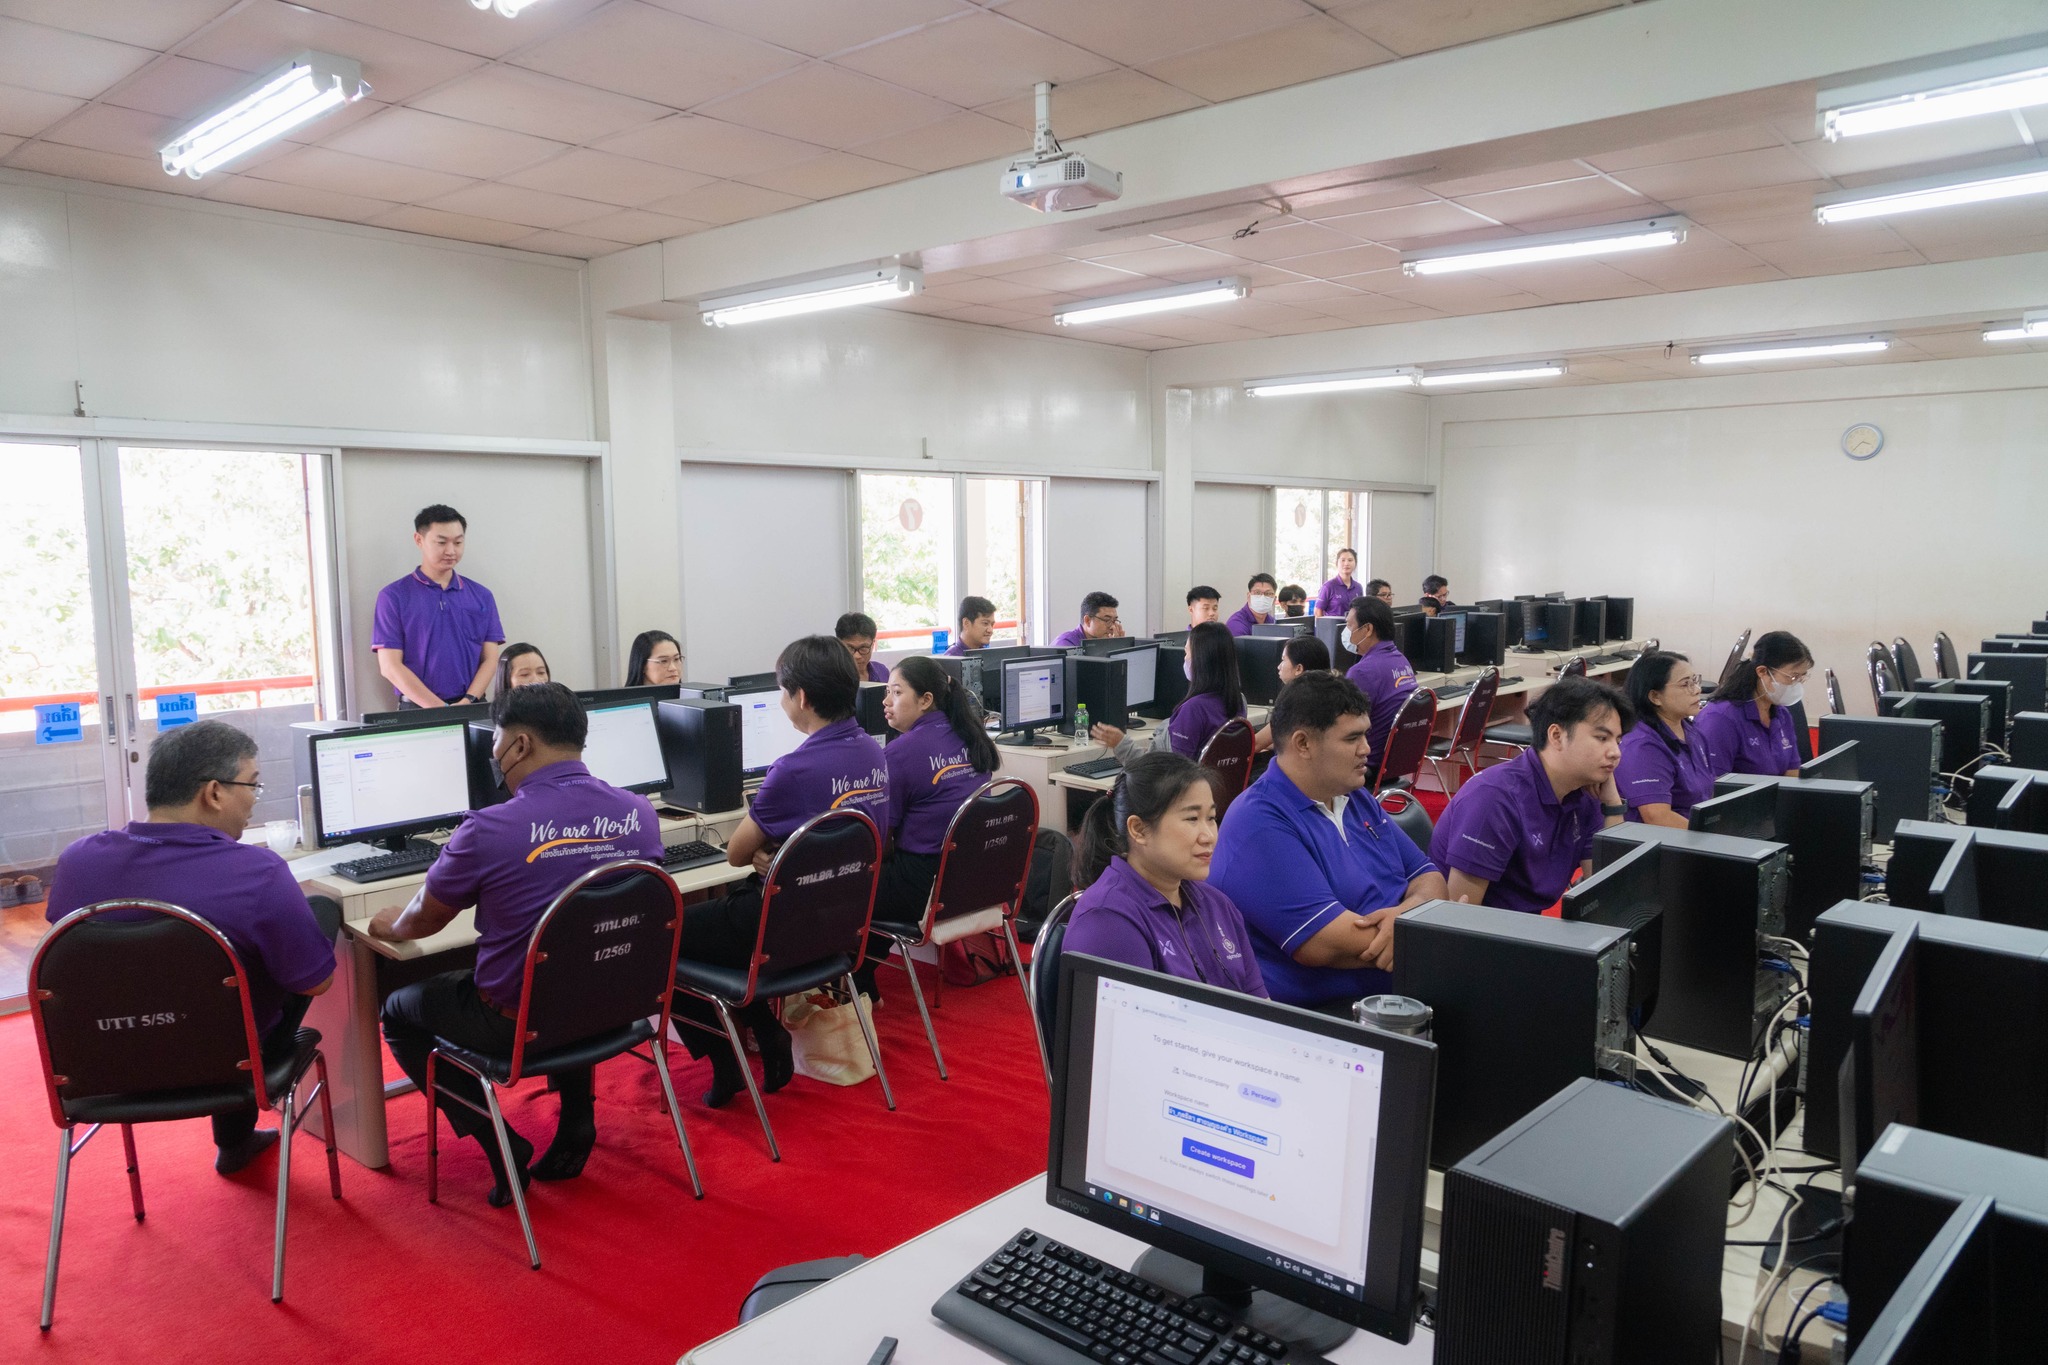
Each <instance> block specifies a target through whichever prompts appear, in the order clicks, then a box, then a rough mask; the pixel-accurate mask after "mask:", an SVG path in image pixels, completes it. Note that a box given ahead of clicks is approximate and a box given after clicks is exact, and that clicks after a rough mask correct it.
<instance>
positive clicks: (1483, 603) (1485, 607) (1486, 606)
mask: <svg viewBox="0 0 2048 1365" xmlns="http://www.w3.org/2000/svg"><path fill="white" fill-rule="evenodd" d="M1507 609H1508V603H1507V599H1505V598H1501V597H1482V598H1480V599H1479V600H1478V601H1477V602H1474V603H1473V604H1472V610H1474V611H1487V612H1494V613H1496V614H1499V615H1505V614H1506V613H1507Z"/></svg>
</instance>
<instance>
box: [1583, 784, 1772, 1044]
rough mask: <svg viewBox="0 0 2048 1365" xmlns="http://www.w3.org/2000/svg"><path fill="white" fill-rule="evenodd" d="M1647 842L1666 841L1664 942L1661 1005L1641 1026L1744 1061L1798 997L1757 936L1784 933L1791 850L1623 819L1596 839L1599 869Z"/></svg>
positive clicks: (1661, 865)
mask: <svg viewBox="0 0 2048 1365" xmlns="http://www.w3.org/2000/svg"><path fill="white" fill-rule="evenodd" d="M1646 843H1655V844H1658V845H1660V854H1659V858H1658V884H1659V890H1660V893H1661V896H1662V900H1663V915H1662V919H1663V928H1662V937H1663V944H1662V947H1661V950H1660V951H1659V953H1658V969H1657V1003H1656V1008H1655V1010H1654V1011H1653V1012H1652V1013H1651V1015H1650V1018H1649V1020H1648V1021H1647V1022H1646V1023H1645V1024H1644V1025H1643V1029H1642V1031H1643V1032H1644V1033H1645V1034H1647V1035H1649V1036H1651V1037H1654V1038H1661V1039H1665V1040H1667V1041H1670V1042H1673V1043H1678V1044H1680V1045H1681V1046H1684V1047H1691V1048H1698V1049H1699V1050H1700V1051H1702V1052H1712V1053H1715V1054H1717V1055H1719V1056H1722V1057H1734V1058H1737V1059H1739V1060H1747V1059H1748V1058H1749V1057H1750V1056H1751V1055H1753V1054H1754V1053H1755V1052H1756V1050H1757V1049H1758V1048H1759V1047H1760V1046H1761V1045H1762V1044H1763V1042H1764V1041H1765V1040H1764V1030H1765V1029H1766V1028H1767V1027H1768V1026H1769V1025H1770V1021H1771V1018H1772V1016H1774V1015H1775V1014H1776V1013H1777V1012H1778V1010H1779V1008H1780V1007H1781V1006H1782V1005H1783V1004H1784V1003H1785V1001H1786V999H1787V998H1789V996H1790V995H1791V993H1792V984H1791V977H1790V976H1789V975H1787V974H1786V973H1785V972H1783V971H1781V970H1778V969H1776V968H1774V967H1770V966H1767V965H1765V963H1764V961H1763V958H1764V956H1765V954H1764V953H1763V951H1762V950H1761V949H1762V945H1761V942H1760V940H1761V939H1762V938H1763V937H1764V936H1765V935H1772V936H1780V937H1782V936H1783V935H1784V933H1785V897H1786V894H1787V892H1788V890H1789V881H1790V874H1791V859H1790V858H1789V856H1788V854H1787V850H1786V848H1785V846H1784V845H1783V844H1780V843H1767V842H1765V841H1763V840H1761V839H1731V838H1727V837H1725V836H1722V835H1718V834H1695V833H1694V832H1693V831H1691V830H1683V829H1669V828H1666V827H1664V826H1662V825H1636V824H1624V825H1616V826H1614V827H1613V828H1612V829H1607V830H1602V831H1601V832H1600V834H1599V835H1598V836H1596V837H1595V838H1594V840H1593V865H1594V866H1595V867H1596V868H1600V867H1605V866H1607V865H1608V864H1610V863H1612V862H1614V861H1616V860H1617V859H1618V858H1620V857H1621V856H1622V855H1624V854H1625V853H1627V852H1628V851H1629V850H1630V849H1632V848H1635V847H1637V846H1639V845H1641V844H1646ZM1771 955H1772V956H1776V954H1775V951H1773V952H1772V954H1771Z"/></svg>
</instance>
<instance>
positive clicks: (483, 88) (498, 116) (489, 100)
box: [412, 66, 669, 143]
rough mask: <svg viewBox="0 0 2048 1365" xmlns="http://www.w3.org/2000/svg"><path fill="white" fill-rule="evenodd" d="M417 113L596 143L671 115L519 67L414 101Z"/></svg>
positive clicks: (494, 69) (491, 70) (498, 69)
mask: <svg viewBox="0 0 2048 1365" xmlns="http://www.w3.org/2000/svg"><path fill="white" fill-rule="evenodd" d="M412 107H413V108H415V109H424V110H426V111H427V112H428V113H430V114H446V115H447V116H448V117H449V118H459V119H468V120H469V121H470V122H471V123H486V124H489V125H491V126H492V127H494V128H510V129H512V130H513V131H514V132H519V133H531V134H533V135H534V136H535V137H551V138H554V139H555V140H556V141H558V142H577V143H582V142H595V141H597V140H598V139H599V138H604V137H609V136H611V135H612V134H613V133H622V132H624V131H625V130H626V129H628V128H637V127H639V126H641V125H642V124H647V123H652V122H654V121H655V120H656V119H660V118H666V117H668V113H669V111H668V110H667V109H665V108H663V107H662V106H661V105H659V104H651V103H649V102H647V101H646V100H636V99H633V98H631V97H630V96H627V95H614V94H612V93H610V92H609V91H605V90H593V89H591V88H590V87H589V86H587V85H576V84H573V83H572V82H569V81H564V80H558V79H556V78H555V77H553V76H547V75H543V74H541V73H540V72H538V71H523V70H521V69H520V68H518V67H515V66H491V67H486V68H484V69H483V70H481V71H478V72H475V73H474V74H472V75H468V76H464V77H463V78H462V79H460V80H458V81H454V82H452V83H450V84H448V85H444V86H442V87H441V88H440V89H438V90H434V91H430V92H428V93H427V94H425V95H423V96H421V97H420V98H418V99H416V100H413V101H412Z"/></svg>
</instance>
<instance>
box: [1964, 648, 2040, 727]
mask: <svg viewBox="0 0 2048 1365" xmlns="http://www.w3.org/2000/svg"><path fill="white" fill-rule="evenodd" d="M1963 674H1964V676H1965V677H1969V678H1989V679H1993V680H1995V681H1999V682H2009V683H2011V684H2012V703H2011V705H2012V714H2013V715H2019V714H2020V713H2021V712H2023V711H2048V655H2042V654H2017V653H2014V652H2012V651H2010V650H2007V651H2005V652H2003V653H1996V654H1972V655H1970V656H1969V657H1968V658H1967V659H1965V660H1964V661H1963Z"/></svg>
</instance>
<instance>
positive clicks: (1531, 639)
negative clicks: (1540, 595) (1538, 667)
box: [1521, 599, 1578, 654]
mask: <svg viewBox="0 0 2048 1365" xmlns="http://www.w3.org/2000/svg"><path fill="white" fill-rule="evenodd" d="M1577 624H1578V608H1577V607H1574V606H1573V605H1572V604H1571V603H1569V602H1551V601H1547V600H1540V599H1538V600H1531V601H1528V602H1524V603H1522V643H1521V649H1522V650H1523V652H1525V653H1528V654H1551V653H1556V652H1558V651H1560V650H1566V649H1570V648H1571V647H1572V632H1573V629H1574V627H1576V625H1577Z"/></svg>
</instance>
